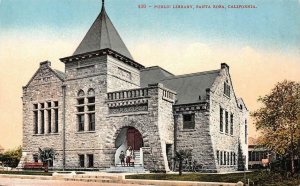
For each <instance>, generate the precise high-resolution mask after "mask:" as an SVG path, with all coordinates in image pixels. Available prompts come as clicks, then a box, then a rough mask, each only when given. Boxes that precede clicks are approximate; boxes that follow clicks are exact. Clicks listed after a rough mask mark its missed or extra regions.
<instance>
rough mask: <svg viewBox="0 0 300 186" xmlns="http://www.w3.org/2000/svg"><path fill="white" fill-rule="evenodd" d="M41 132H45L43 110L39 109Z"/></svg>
mask: <svg viewBox="0 0 300 186" xmlns="http://www.w3.org/2000/svg"><path fill="white" fill-rule="evenodd" d="M40 112H41V134H44V133H45V113H44V110H41V111H40Z"/></svg>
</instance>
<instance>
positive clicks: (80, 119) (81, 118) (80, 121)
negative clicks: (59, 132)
mask: <svg viewBox="0 0 300 186" xmlns="http://www.w3.org/2000/svg"><path fill="white" fill-rule="evenodd" d="M77 117H78V131H84V114H79V115H78V116H77Z"/></svg>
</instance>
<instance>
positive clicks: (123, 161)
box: [119, 151, 125, 167]
mask: <svg viewBox="0 0 300 186" xmlns="http://www.w3.org/2000/svg"><path fill="white" fill-rule="evenodd" d="M119 158H120V161H121V166H123V167H125V154H124V151H121V154H120V156H119Z"/></svg>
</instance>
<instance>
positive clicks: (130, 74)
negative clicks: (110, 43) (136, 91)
mask: <svg viewBox="0 0 300 186" xmlns="http://www.w3.org/2000/svg"><path fill="white" fill-rule="evenodd" d="M139 87H140V71H139V70H138V69H136V68H133V67H131V66H129V65H127V64H124V63H123V62H120V61H119V60H117V59H115V58H113V57H110V56H108V61H107V91H108V92H113V91H118V90H126V89H133V88H139Z"/></svg>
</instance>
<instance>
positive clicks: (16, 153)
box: [0, 146, 22, 167]
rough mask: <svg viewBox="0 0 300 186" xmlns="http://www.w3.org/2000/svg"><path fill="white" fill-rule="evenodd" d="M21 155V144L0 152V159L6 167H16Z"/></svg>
mask: <svg viewBox="0 0 300 186" xmlns="http://www.w3.org/2000/svg"><path fill="white" fill-rule="evenodd" d="M21 156H22V148H21V146H19V147H17V148H16V149H12V150H8V151H5V152H4V153H3V154H0V161H1V162H3V164H4V165H5V166H7V167H17V166H18V163H19V161H20V159H21Z"/></svg>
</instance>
